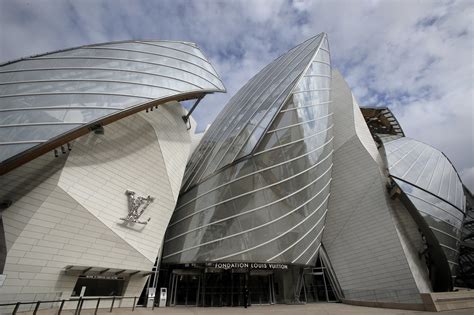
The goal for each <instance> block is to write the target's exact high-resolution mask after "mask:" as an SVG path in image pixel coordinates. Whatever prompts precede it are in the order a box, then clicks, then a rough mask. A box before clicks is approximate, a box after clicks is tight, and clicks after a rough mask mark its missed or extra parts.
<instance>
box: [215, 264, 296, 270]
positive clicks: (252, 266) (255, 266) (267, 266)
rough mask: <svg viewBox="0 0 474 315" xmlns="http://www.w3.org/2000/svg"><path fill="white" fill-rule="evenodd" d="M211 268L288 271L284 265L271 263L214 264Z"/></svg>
mask: <svg viewBox="0 0 474 315" xmlns="http://www.w3.org/2000/svg"><path fill="white" fill-rule="evenodd" d="M212 267H214V268H216V269H232V268H250V269H284V270H286V269H288V265H285V264H272V263H245V262H240V263H214V264H212Z"/></svg>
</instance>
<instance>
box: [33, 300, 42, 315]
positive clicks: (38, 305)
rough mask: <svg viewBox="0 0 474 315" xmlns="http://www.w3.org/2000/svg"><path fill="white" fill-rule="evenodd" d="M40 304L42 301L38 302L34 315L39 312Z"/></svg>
mask: <svg viewBox="0 0 474 315" xmlns="http://www.w3.org/2000/svg"><path fill="white" fill-rule="evenodd" d="M40 304H41V301H38V302H36V306H35V310H34V311H33V315H36V313H37V312H38V309H39V307H40Z"/></svg>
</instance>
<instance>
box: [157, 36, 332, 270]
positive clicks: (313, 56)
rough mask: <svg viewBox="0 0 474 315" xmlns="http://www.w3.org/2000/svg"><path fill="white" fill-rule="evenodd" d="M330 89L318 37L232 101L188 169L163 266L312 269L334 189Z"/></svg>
mask: <svg viewBox="0 0 474 315" xmlns="http://www.w3.org/2000/svg"><path fill="white" fill-rule="evenodd" d="M330 84H331V68H330V54H329V46H328V41H327V36H326V35H325V34H320V35H318V36H316V37H313V38H311V39H309V40H307V41H305V42H304V43H302V44H300V45H299V46H297V47H295V48H293V49H291V50H290V51H289V52H287V53H286V54H284V55H282V56H280V57H279V58H278V59H276V60H275V61H274V62H273V63H271V64H270V65H268V66H267V67H265V68H264V69H263V70H262V71H260V72H259V73H258V74H257V75H255V76H254V77H253V78H252V79H251V80H250V81H249V83H247V84H246V85H245V86H244V87H243V88H242V89H241V90H240V91H239V92H238V93H237V94H236V95H235V96H234V97H233V98H232V99H231V100H230V101H229V103H228V104H227V106H226V107H225V108H224V110H223V111H222V113H221V114H220V115H219V116H218V117H217V119H216V121H215V122H214V123H213V125H212V127H211V128H210V129H209V130H208V131H207V132H206V134H205V136H204V138H203V139H202V141H201V143H200V145H199V147H198V148H197V149H196V150H195V152H194V154H193V156H192V157H191V159H190V161H189V163H188V166H187V170H186V174H185V180H184V184H183V186H182V191H181V195H180V198H179V200H178V205H177V207H176V209H175V212H174V214H173V216H172V218H171V221H170V224H169V226H168V230H167V234H166V236H165V243H164V251H163V256H162V257H163V263H187V262H204V261H254V262H277V263H283V262H284V263H293V264H302V265H312V264H314V263H315V261H316V258H317V253H318V250H319V248H320V245H321V235H322V233H323V230H324V222H325V215H326V212H327V202H328V198H329V186H330V182H331V167H332V110H331V98H330V88H331V87H330Z"/></svg>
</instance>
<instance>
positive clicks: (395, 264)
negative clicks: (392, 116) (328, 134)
mask: <svg viewBox="0 0 474 315" xmlns="http://www.w3.org/2000/svg"><path fill="white" fill-rule="evenodd" d="M332 83H333V90H332V91H333V108H334V140H335V147H334V150H335V152H334V168H333V173H332V174H333V181H332V183H331V196H330V199H329V211H328V216H327V219H326V230H325V232H324V235H323V244H324V246H325V249H326V251H327V253H328V256H329V259H330V260H331V263H332V265H333V268H334V271H335V273H336V275H337V278H338V280H339V283H340V285H341V288H342V290H343V291H344V294H345V296H346V298H347V299H349V300H363V301H378V302H391V303H421V300H420V296H419V294H418V293H419V292H420V291H419V289H418V287H417V284H416V281H415V279H414V276H413V274H412V271H411V269H410V266H409V264H408V261H407V258H406V255H405V252H404V248H403V246H402V241H401V239H400V237H399V231H398V230H397V224H396V221H395V218H394V217H393V215H392V210H391V209H390V205H389V199H388V195H387V192H386V188H385V178H384V176H383V174H382V172H383V170H382V169H381V168H380V167H381V163H382V159H381V157H380V155H379V153H378V150H377V148H376V145H375V143H374V141H373V139H372V137H371V135H370V132H369V130H368V128H367V125H366V124H365V121H364V118H363V117H362V114H361V113H360V109H359V107H358V105H357V103H356V102H355V101H354V99H353V96H352V94H351V92H350V89H349V87H348V86H347V84H346V83H345V82H344V79H343V78H342V76H341V75H340V74H339V73H338V72H333V82H332Z"/></svg>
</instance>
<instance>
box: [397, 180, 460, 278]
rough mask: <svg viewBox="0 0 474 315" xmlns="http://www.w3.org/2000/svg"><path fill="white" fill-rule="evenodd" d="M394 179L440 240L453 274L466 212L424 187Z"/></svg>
mask: <svg viewBox="0 0 474 315" xmlns="http://www.w3.org/2000/svg"><path fill="white" fill-rule="evenodd" d="M394 180H395V182H396V183H397V185H398V186H399V187H400V188H401V189H402V190H403V192H404V193H405V194H406V196H407V197H408V199H410V201H411V203H412V204H413V205H414V206H415V208H416V209H417V210H418V212H419V213H420V214H421V216H422V217H423V219H424V220H425V222H426V223H427V225H428V226H429V228H430V229H431V231H432V232H433V234H434V236H435V237H436V239H437V240H438V242H439V245H440V246H441V249H442V250H443V252H444V254H445V258H446V260H447V261H448V263H449V266H450V267H451V274H453V275H454V274H456V270H455V267H456V264H457V261H458V260H457V256H458V253H459V247H460V245H461V243H460V238H461V228H462V223H463V220H464V214H463V213H462V212H461V211H459V210H458V209H456V208H455V207H454V206H453V205H451V204H449V203H448V202H446V201H444V200H442V199H440V198H438V197H436V196H433V195H432V194H430V193H428V192H426V191H423V190H422V189H419V188H417V187H415V186H413V185H410V184H409V183H406V182H404V181H401V180H399V179H394Z"/></svg>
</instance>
